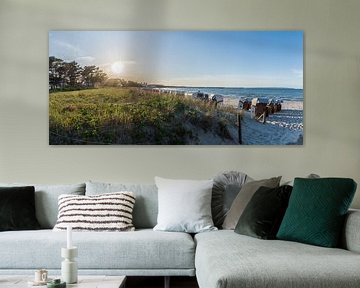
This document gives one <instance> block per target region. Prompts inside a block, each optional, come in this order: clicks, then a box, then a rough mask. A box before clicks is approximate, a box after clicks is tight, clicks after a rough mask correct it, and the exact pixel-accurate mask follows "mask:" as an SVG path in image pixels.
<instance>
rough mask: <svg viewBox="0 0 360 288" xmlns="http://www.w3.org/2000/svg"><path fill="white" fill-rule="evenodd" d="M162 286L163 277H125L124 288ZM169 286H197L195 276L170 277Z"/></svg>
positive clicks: (155, 287) (197, 287)
mask: <svg viewBox="0 0 360 288" xmlns="http://www.w3.org/2000/svg"><path fill="white" fill-rule="evenodd" d="M135 287H141V288H163V287H164V277H131V276H128V277H127V279H126V288H135ZM170 287H171V288H185V287H186V288H199V286H198V285H197V282H196V278H195V277H171V278H170Z"/></svg>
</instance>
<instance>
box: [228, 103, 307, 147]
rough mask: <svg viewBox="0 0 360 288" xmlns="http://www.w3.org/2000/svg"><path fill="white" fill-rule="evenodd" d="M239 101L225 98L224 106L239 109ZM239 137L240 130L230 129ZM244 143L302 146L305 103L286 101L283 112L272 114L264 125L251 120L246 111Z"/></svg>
mask: <svg viewBox="0 0 360 288" xmlns="http://www.w3.org/2000/svg"><path fill="white" fill-rule="evenodd" d="M238 101H239V100H238V99H234V98H228V97H226V98H224V105H226V106H232V107H234V108H237V106H238ZM230 130H231V134H232V135H233V137H237V135H238V128H237V126H235V125H234V126H232V127H231V128H230ZM241 130H242V143H243V144H245V145H291V144H294V145H302V144H303V101H284V102H283V103H282V110H281V111H279V112H276V113H274V114H270V115H269V117H267V118H266V123H265V124H263V123H261V122H258V121H257V120H255V119H253V118H251V112H250V111H245V113H244V114H243V117H242V121H241Z"/></svg>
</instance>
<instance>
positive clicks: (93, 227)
mask: <svg viewBox="0 0 360 288" xmlns="http://www.w3.org/2000/svg"><path fill="white" fill-rule="evenodd" d="M58 203H59V214H58V219H57V223H56V225H55V227H54V230H55V231H60V230H66V229H67V227H68V226H69V225H70V226H71V227H72V229H73V230H74V231H133V230H135V228H134V226H133V223H132V211H133V208H134V204H135V196H134V194H133V193H132V192H128V191H122V192H115V193H106V194H101V195H92V196H77V195H66V194H63V195H60V196H59V202H58Z"/></svg>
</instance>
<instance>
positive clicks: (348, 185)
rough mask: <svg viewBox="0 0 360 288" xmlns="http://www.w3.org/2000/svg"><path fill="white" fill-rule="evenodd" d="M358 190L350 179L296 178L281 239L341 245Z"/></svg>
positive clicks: (283, 223) (313, 243)
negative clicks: (352, 202)
mask: <svg viewBox="0 0 360 288" xmlns="http://www.w3.org/2000/svg"><path fill="white" fill-rule="evenodd" d="M355 190H356V183H355V182H354V180H352V179H348V178H318V179H305V178H295V181H294V188H293V191H292V193H291V196H290V200H289V206H288V208H287V210H286V212H285V216H284V219H283V221H282V223H281V225H280V229H279V231H278V233H277V238H278V239H280V240H289V241H297V242H302V243H306V244H312V245H317V246H323V247H337V246H338V244H339V243H338V242H339V239H340V234H341V230H342V226H343V223H344V219H345V214H346V213H347V210H348V209H349V207H350V204H351V201H352V199H353V197H354V194H355Z"/></svg>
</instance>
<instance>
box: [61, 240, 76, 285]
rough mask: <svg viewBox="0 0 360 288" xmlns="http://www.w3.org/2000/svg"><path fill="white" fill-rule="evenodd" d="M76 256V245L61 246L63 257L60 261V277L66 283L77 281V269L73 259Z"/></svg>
mask: <svg viewBox="0 0 360 288" xmlns="http://www.w3.org/2000/svg"><path fill="white" fill-rule="evenodd" d="M77 256H78V249H77V247H71V248H61V257H63V258H65V259H64V260H63V261H62V262H61V279H62V280H63V281H65V282H66V283H68V284H73V283H77V278H78V273H77V272H78V271H77V270H78V269H77V263H76V261H75V257H77Z"/></svg>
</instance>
